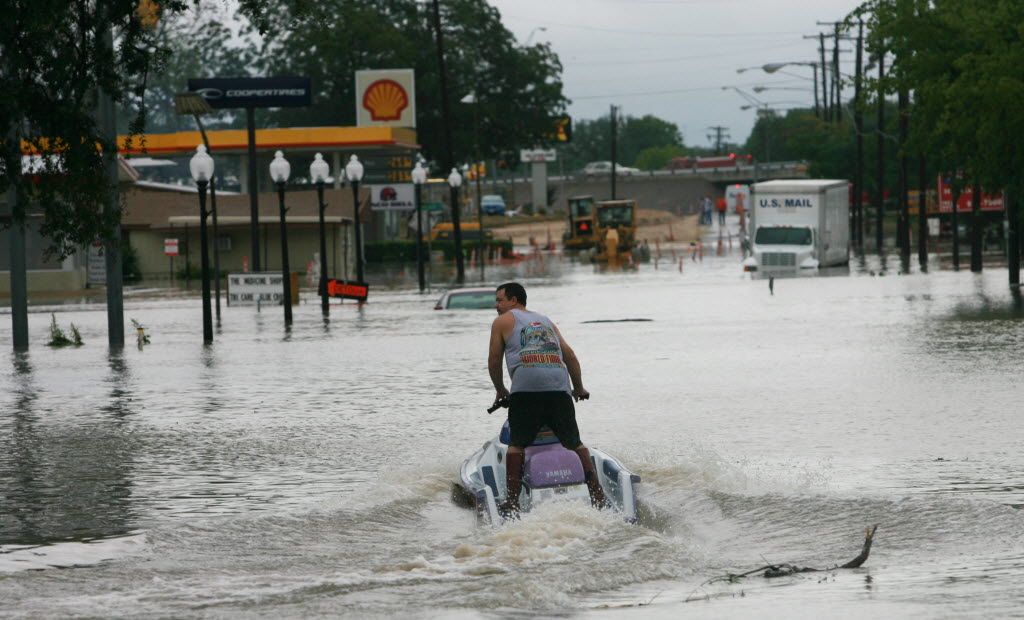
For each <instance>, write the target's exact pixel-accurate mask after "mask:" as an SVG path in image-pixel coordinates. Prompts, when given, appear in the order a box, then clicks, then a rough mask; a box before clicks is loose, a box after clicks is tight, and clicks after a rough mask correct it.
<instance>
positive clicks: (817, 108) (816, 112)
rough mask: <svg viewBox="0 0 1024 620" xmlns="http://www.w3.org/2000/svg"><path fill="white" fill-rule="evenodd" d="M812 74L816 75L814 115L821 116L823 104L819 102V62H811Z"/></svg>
mask: <svg viewBox="0 0 1024 620" xmlns="http://www.w3.org/2000/svg"><path fill="white" fill-rule="evenodd" d="M811 74H812V75H814V115H815V116H816V117H818V118H821V105H820V104H819V103H818V63H816V62H812V63H811Z"/></svg>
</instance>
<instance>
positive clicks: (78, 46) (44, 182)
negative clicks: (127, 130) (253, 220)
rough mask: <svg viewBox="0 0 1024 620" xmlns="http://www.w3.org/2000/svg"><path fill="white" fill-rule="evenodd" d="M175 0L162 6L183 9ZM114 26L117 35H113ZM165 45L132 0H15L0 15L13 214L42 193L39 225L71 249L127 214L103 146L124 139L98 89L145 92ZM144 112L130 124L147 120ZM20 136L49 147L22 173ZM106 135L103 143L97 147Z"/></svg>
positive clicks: (2, 155) (2, 106) (4, 155)
mask: <svg viewBox="0 0 1024 620" xmlns="http://www.w3.org/2000/svg"><path fill="white" fill-rule="evenodd" d="M184 7H185V3H184V2H182V1H180V0H169V1H167V2H165V3H164V11H165V12H167V13H173V12H176V11H180V10H183V9H184ZM111 32H113V43H111V38H110V37H111ZM165 52H166V49H165V48H162V47H160V46H159V45H157V44H156V42H155V41H154V40H153V36H152V33H151V31H149V30H148V29H147V28H146V27H145V26H144V24H143V21H142V20H141V19H140V17H139V15H137V14H136V2H133V1H129V0H91V1H89V0H77V1H73V2H68V1H67V0H11V1H9V2H7V3H5V5H4V19H3V20H2V25H0V92H3V93H4V96H3V97H0V126H2V128H3V132H4V140H3V147H2V152H0V191H7V190H8V189H9V188H11V187H12V186H13V188H14V189H15V191H16V195H17V196H18V199H17V200H16V201H15V204H14V208H13V220H14V221H15V222H18V223H20V222H23V221H24V218H25V214H26V207H27V206H28V205H29V204H31V203H34V204H35V205H36V207H37V208H39V209H40V210H41V211H42V213H43V220H42V225H41V232H42V233H43V234H45V235H46V236H47V237H48V238H49V239H50V240H51V243H52V247H51V248H50V249H51V251H52V252H53V253H56V254H57V255H59V256H61V257H64V256H66V255H68V254H70V253H72V252H74V251H75V250H76V249H77V248H79V247H81V246H83V245H85V244H87V243H90V242H92V240H93V239H95V238H97V237H104V238H107V237H109V236H110V232H111V231H112V229H113V224H115V223H116V222H117V219H118V218H119V214H118V213H117V212H116V211H115V210H111V209H105V208H104V205H105V204H107V203H108V196H109V195H110V191H111V189H112V188H111V187H110V186H109V183H108V181H107V175H106V169H107V167H106V163H105V159H104V156H103V154H104V152H107V153H112V152H114V150H115V149H116V146H115V145H114V144H113V143H112V140H110V139H109V136H106V135H103V134H102V132H101V129H100V127H99V126H98V123H97V120H96V110H97V107H98V103H99V101H100V96H99V93H100V91H104V92H106V93H108V94H109V95H110V96H111V97H112V98H113V99H114V100H115V101H123V100H125V98H126V97H128V96H129V95H130V94H135V95H137V96H141V94H142V93H143V92H144V91H145V86H146V77H147V75H148V73H149V71H150V70H151V68H152V67H153V66H154V65H155V64H157V63H158V62H160V60H161V58H162V57H163V55H164V54H165ZM144 121H145V118H144V116H143V115H137V116H136V118H135V120H134V122H133V123H132V128H133V130H134V131H135V132H138V131H139V129H141V127H142V124H143V123H144ZM22 140H25V141H26V142H27V143H28V144H29V145H31V149H32V150H33V151H35V152H36V153H38V154H39V155H40V156H41V157H40V159H39V160H38V162H37V166H36V168H35V169H34V170H33V172H35V173H36V174H33V175H25V174H22V159H21V158H22ZM97 145H99V146H100V147H101V148H97Z"/></svg>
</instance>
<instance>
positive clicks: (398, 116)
mask: <svg viewBox="0 0 1024 620" xmlns="http://www.w3.org/2000/svg"><path fill="white" fill-rule="evenodd" d="M356 125H357V126H359V127H374V126H376V127H413V128H414V127H416V79H415V74H414V73H413V70H412V69H379V70H378V69H374V70H367V71H356Z"/></svg>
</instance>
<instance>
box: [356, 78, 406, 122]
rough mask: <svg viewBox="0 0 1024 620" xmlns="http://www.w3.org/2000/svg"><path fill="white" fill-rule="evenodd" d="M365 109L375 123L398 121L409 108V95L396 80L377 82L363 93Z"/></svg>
mask: <svg viewBox="0 0 1024 620" xmlns="http://www.w3.org/2000/svg"><path fill="white" fill-rule="evenodd" d="M363 107H364V108H366V109H367V110H369V112H370V118H371V119H373V120H375V121H397V120H398V119H399V118H401V117H402V111H403V110H405V109H406V108H407V107H409V95H408V94H407V93H406V92H405V89H404V88H402V85H401V84H399V83H398V82H396V81H394V80H377V81H376V82H374V83H373V84H370V85H369V86H368V87H367V88H366V91H365V92H363Z"/></svg>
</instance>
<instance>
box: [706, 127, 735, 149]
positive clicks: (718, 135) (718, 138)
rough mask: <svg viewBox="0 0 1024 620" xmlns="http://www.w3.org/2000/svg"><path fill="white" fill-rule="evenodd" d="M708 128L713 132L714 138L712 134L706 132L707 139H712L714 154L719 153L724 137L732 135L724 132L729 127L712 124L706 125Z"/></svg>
mask: <svg viewBox="0 0 1024 620" xmlns="http://www.w3.org/2000/svg"><path fill="white" fill-rule="evenodd" d="M708 129H709V130H711V131H713V132H714V134H713V135H714V138H712V137H711V136H712V134H708V140H712V139H713V140H714V142H715V155H721V154H722V145H723V144H725V139H726V138H731V137H732V136H730V135H729V134H727V133H726V131H728V129H729V128H728V127H723V126H722V125H712V126H711V127H708Z"/></svg>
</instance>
